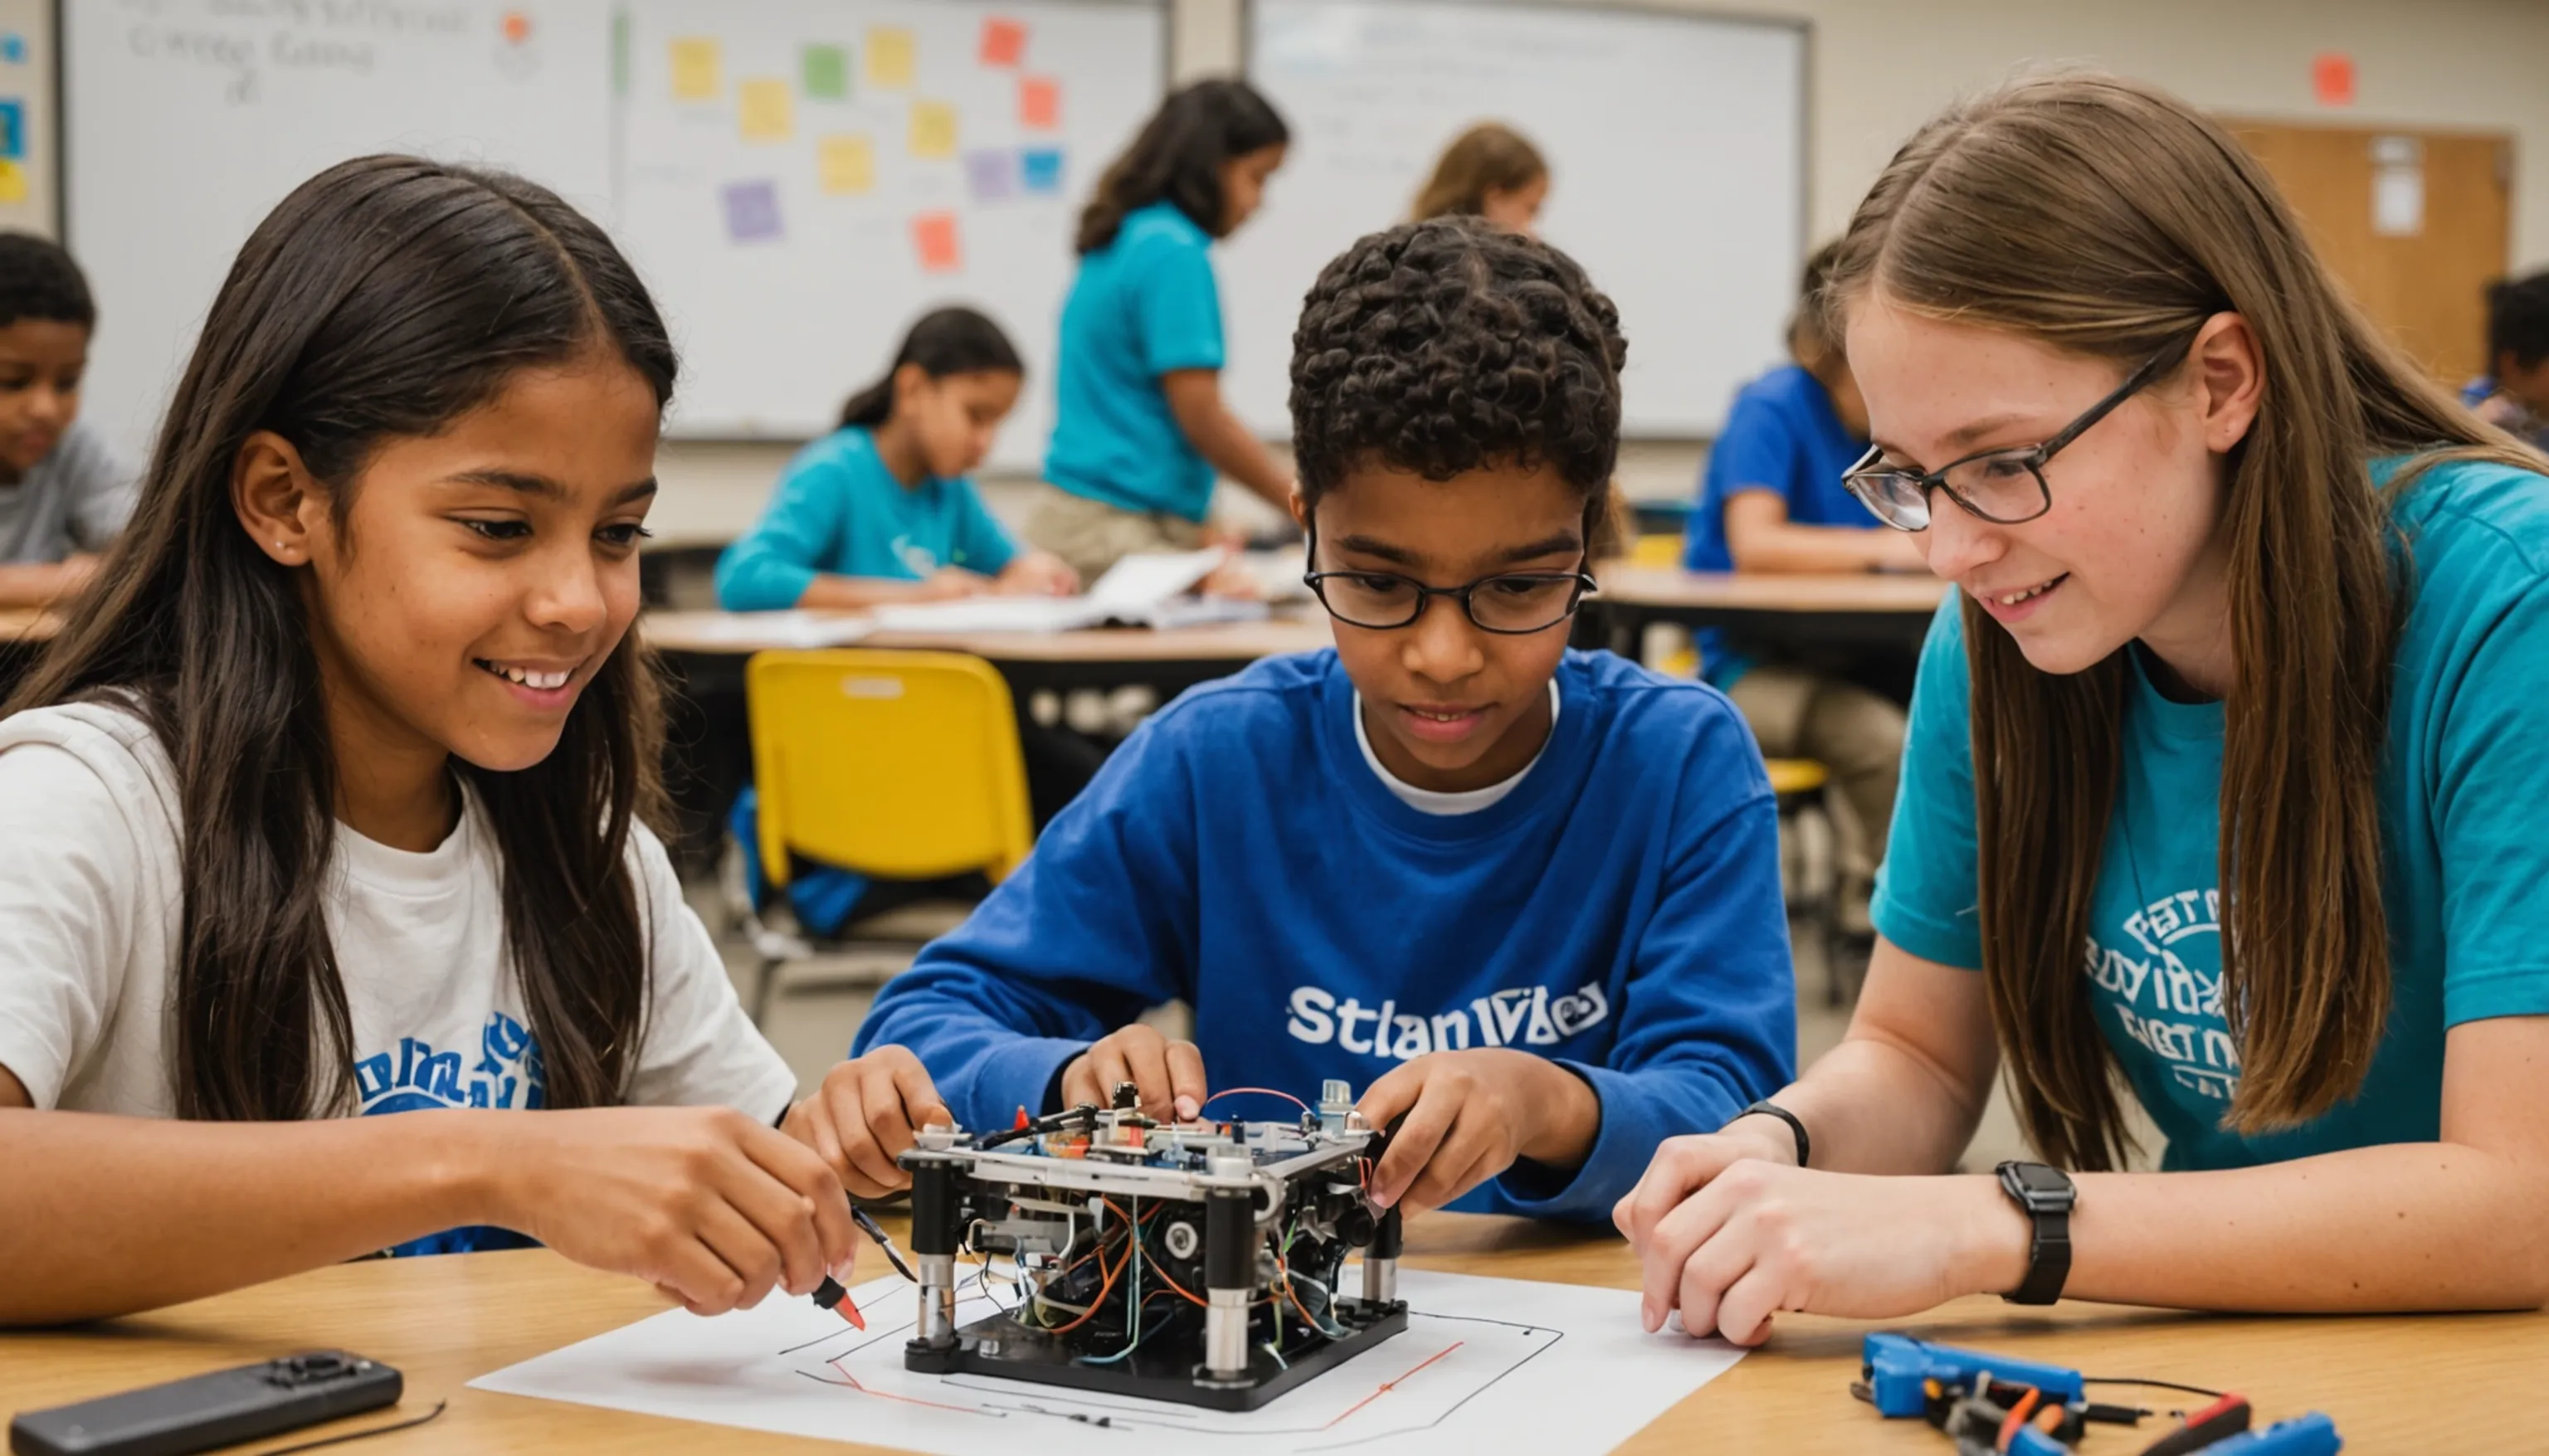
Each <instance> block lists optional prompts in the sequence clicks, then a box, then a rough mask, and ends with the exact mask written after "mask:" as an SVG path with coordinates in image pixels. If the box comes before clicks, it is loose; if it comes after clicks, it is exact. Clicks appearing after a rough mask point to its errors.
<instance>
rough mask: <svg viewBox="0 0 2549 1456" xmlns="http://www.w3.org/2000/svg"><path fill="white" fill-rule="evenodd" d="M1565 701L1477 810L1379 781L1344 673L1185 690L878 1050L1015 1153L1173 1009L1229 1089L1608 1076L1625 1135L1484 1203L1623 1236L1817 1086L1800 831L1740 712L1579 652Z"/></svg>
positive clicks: (888, 998)
mask: <svg viewBox="0 0 2549 1456" xmlns="http://www.w3.org/2000/svg"><path fill="white" fill-rule="evenodd" d="M1558 692H1559V700H1560V709H1559V712H1558V723H1557V726H1556V728H1555V729H1554V730H1553V731H1552V733H1551V735H1550V741H1549V744H1548V746H1547V747H1546V748H1545V749H1544V750H1543V751H1542V754H1541V758H1540V760H1539V762H1538V763H1537V764H1536V765H1534V766H1533V768H1532V769H1531V771H1530V773H1529V774H1527V775H1525V776H1524V778H1523V779H1522V781H1521V782H1520V783H1518V784H1516V785H1514V787H1513V790H1512V791H1511V792H1510V793H1508V794H1507V795H1506V796H1505V797H1504V798H1502V799H1501V800H1499V801H1497V802H1496V803H1495V804H1493V805H1491V806H1489V807H1487V808H1484V809H1480V810H1478V811H1476V812H1475V813H1469V814H1457V815H1433V814H1428V813H1425V812H1424V811H1422V810H1420V809H1417V808H1414V807H1412V806H1410V805H1408V804H1406V803H1404V802H1402V801H1401V800H1400V799H1399V798H1398V797H1397V796H1396V795H1395V794H1393V793H1391V792H1390V790H1389V788H1388V786H1387V785H1385V784H1384V783H1382V782H1381V780H1380V778H1379V777H1378V775H1376V774H1373V773H1372V771H1371V768H1370V766H1369V764H1367V763H1366V762H1365V760H1364V756H1363V751H1362V749H1361V748H1360V747H1358V746H1357V743H1356V740H1355V724H1354V716H1353V715H1354V712H1355V694H1354V686H1353V683H1350V682H1349V681H1348V680H1347V678H1346V675H1345V672H1344V670H1343V669H1342V668H1341V667H1339V665H1338V663H1337V657H1336V653H1335V652H1334V651H1332V650H1328V651H1320V652H1314V653H1304V654H1301V655H1299V656H1297V657H1285V658H1274V659H1270V660H1268V661H1265V662H1261V663H1259V664H1257V665H1256V666H1254V667H1252V668H1250V669H1249V670H1248V671H1247V672H1245V673H1242V674H1240V675H1239V676H1238V677H1236V678H1230V679H1225V680H1223V681H1221V682H1218V683H1207V684H1205V685H1204V686H1201V687H1197V688H1195V689H1193V690H1191V691H1189V692H1187V693H1185V694H1184V695H1182V696H1181V697H1180V698H1179V699H1178V700H1177V701H1176V702H1174V703H1171V704H1170V705H1169V706H1168V707H1167V708H1165V709H1163V710H1161V711H1160V712H1158V713H1156V714H1154V715H1152V717H1151V718H1150V719H1149V721H1147V722H1145V723H1144V724H1143V725H1142V726H1141V727H1140V728H1139V729H1137V730H1136V731H1135V732H1134V734H1133V735H1132V737H1130V738H1128V739H1127V740H1125V743H1124V746H1123V747H1122V748H1119V749H1117V750H1116V751H1115V754H1114V756H1113V757H1111V758H1109V759H1108V760H1107V761H1106V767H1105V768H1104V770H1102V771H1101V772H1100V773H1099V774H1098V775H1097V777H1096V780H1095V781H1094V782H1092V783H1090V784H1089V786H1088V788H1087V789H1086V791H1084V792H1083V793H1082V794H1081V795H1080V797H1079V798H1078V799H1076V800H1074V801H1073V802H1072V805H1071V807H1070V808H1068V809H1066V810H1064V811H1063V812H1062V813H1061V814H1060V815H1059V816H1057V817H1056V818H1055V819H1054V821H1053V823H1052V825H1051V826H1049V827H1048V828H1047V829H1046V830H1045V832H1044V837H1043V838H1042V839H1041V840H1039V841H1038V842H1037V844H1036V848H1035V853H1034V854H1033V855H1031V856H1029V857H1028V860H1027V862H1026V864H1025V865H1024V866H1023V867H1021V868H1020V869H1019V870H1018V872H1017V873H1016V874H1014V875H1012V876H1011V877H1010V878H1009V879H1008V880H1007V881H1006V882H1005V883H1003V884H1001V885H1000V886H999V888H998V889H997V890H995V891H994V892H993V893H992V894H991V898H989V899H987V900H985V901H984V902H983V905H982V907H981V908H980V909H979V910H977V911H976V912H975V914H974V917H973V918H972V919H971V920H969V921H967V922H966V923H965V925H964V926H963V928H961V929H959V930H958V931H957V932H956V933H955V934H953V935H951V936H948V937H947V938H945V939H944V940H941V941H939V942H937V943H936V944H935V945H932V946H930V947H929V948H928V949H927V950H925V951H923V952H922V953H921V954H920V957H919V959H918V961H917V962H915V963H914V964H913V966H912V967H911V969H909V970H907V971H904V972H903V973H902V974H901V975H898V976H897V977H895V978H894V980H893V981H891V982H890V983H888V984H887V986H886V988H885V990H884V992H883V993H882V994H880V995H879V996H878V998H877V1003H876V1009H875V1011H874V1012H872V1013H871V1014H870V1015H869V1017H868V1020H867V1023H866V1024H865V1025H864V1026H862V1027H860V1028H859V1037H858V1047H857V1049H858V1050H859V1051H865V1050H867V1049H869V1048H870V1047H878V1046H882V1045H885V1044H889V1043H900V1044H901V1045H903V1046H905V1047H910V1048H911V1049H912V1050H913V1051H914V1052H916V1053H918V1055H919V1057H920V1059H921V1061H922V1062H923V1063H924V1064H925V1065H926V1066H927V1067H928V1068H929V1073H930V1075H931V1076H932V1077H933V1078H935V1079H936V1081H937V1084H938V1089H939V1091H940V1092H941V1093H942V1094H944V1095H945V1097H946V1098H947V1103H948V1106H949V1108H950V1109H951V1110H952V1111H954V1112H955V1114H956V1116H957V1118H958V1119H959V1120H960V1121H961V1122H962V1123H963V1124H965V1125H966V1126H968V1127H975V1128H1005V1127H1007V1126H1009V1124H1010V1121H1011V1119H1012V1117H1013V1115H1014V1114H1015V1112H1016V1110H1017V1109H1018V1108H1020V1107H1029V1108H1041V1107H1042V1106H1043V1105H1044V1103H1045V1100H1046V1094H1047V1091H1048V1089H1050V1088H1052V1087H1053V1086H1054V1084H1055V1081H1056V1078H1057V1076H1058V1075H1059V1073H1060V1072H1061V1070H1062V1068H1063V1066H1064V1064H1065V1063H1066V1062H1068V1061H1069V1060H1070V1059H1071V1058H1073V1057H1075V1056H1077V1055H1079V1054H1080V1053H1081V1052H1082V1051H1083V1050H1085V1049H1086V1047H1087V1046H1088V1044H1089V1043H1090V1042H1093V1041H1095V1040H1096V1039H1097V1038H1099V1037H1101V1036H1104V1035H1106V1034H1107V1033H1109V1032H1112V1031H1114V1030H1116V1029H1117V1028H1119V1027H1122V1026H1125V1025H1127V1024H1129V1023H1131V1022H1132V1021H1133V1020H1134V1019H1135V1018H1137V1017H1138V1016H1140V1015H1141V1013H1142V1012H1143V1010H1144V1009H1146V1008H1148V1007H1151V1006H1155V1005H1158V1004H1160V1003H1162V1002H1166V1001H1169V1000H1171V999H1173V998H1183V999H1184V1000H1185V1001H1186V1003H1187V1004H1188V1005H1190V1006H1192V1007H1193V1008H1194V1040H1195V1044H1196V1046H1198V1047H1201V1048H1202V1051H1203V1057H1204V1067H1205V1070H1206V1071H1207V1073H1209V1075H1210V1077H1211V1082H1212V1085H1213V1086H1214V1087H1216V1088H1221V1087H1243V1086H1250V1087H1273V1088H1277V1089H1280V1090H1282V1091H1286V1092H1290V1093H1293V1094H1294V1095H1296V1096H1300V1097H1302V1098H1303V1099H1304V1100H1315V1094H1316V1093H1317V1091H1318V1088H1319V1084H1320V1082H1321V1081H1322V1080H1324V1079H1325V1078H1329V1077H1340V1078H1343V1079H1345V1080H1346V1081H1348V1082H1350V1083H1352V1084H1353V1086H1354V1088H1355V1089H1356V1091H1357V1092H1358V1094H1360V1093H1361V1092H1362V1090H1363V1089H1365V1088H1367V1087H1369V1086H1370V1085H1371V1083H1372V1082H1374V1081H1375V1080H1377V1079H1378V1078H1379V1077H1380V1075H1381V1074H1382V1073H1383V1072H1386V1071H1388V1070H1389V1069H1390V1068H1392V1067H1394V1066H1396V1065H1398V1064H1399V1063H1400V1062H1402V1061H1406V1060H1408V1059H1409V1058H1411V1057H1415V1056H1420V1055H1423V1054H1425V1053H1427V1052H1429V1051H1434V1050H1437V1049H1442V1050H1455V1049H1462V1048H1466V1047H1516V1048H1519V1049H1521V1050H1525V1051H1529V1052H1532V1053H1534V1054H1537V1055H1542V1056H1548V1057H1552V1058H1555V1059H1557V1060H1558V1061H1559V1062H1560V1063H1561V1064H1563V1065H1565V1066H1566V1067H1568V1068H1570V1069H1571V1070H1573V1071H1574V1072H1576V1073H1577V1074H1578V1075H1580V1076H1582V1077H1583V1078H1584V1079H1585V1081H1586V1082H1588V1083H1589V1084H1590V1085H1591V1086H1592V1088H1593V1090H1594V1092H1595V1094H1596V1095H1597V1096H1598V1097H1599V1098H1600V1100H1601V1104H1602V1126H1601V1131H1600V1134H1599V1136H1598V1138H1596V1139H1595V1141H1594V1144H1593V1148H1592V1151H1591V1154H1590V1155H1589V1156H1588V1157H1587V1158H1586V1159H1585V1162H1584V1164H1583V1166H1582V1167H1581V1168H1579V1169H1576V1170H1575V1171H1573V1172H1571V1173H1557V1172H1553V1171H1552V1170H1549V1169H1545V1168H1540V1167H1538V1166H1537V1165H1533V1164H1516V1165H1515V1166H1514V1167H1513V1168H1511V1169H1508V1170H1507V1171H1506V1172H1505V1173H1503V1174H1502V1175H1500V1176H1499V1177H1497V1178H1494V1179H1491V1180H1489V1181H1488V1182H1487V1183H1485V1184H1483V1185H1481V1186H1480V1187H1479V1188H1477V1189H1475V1190H1473V1191H1472V1192H1471V1193H1470V1194H1468V1195H1467V1196H1466V1197H1464V1198H1463V1199H1461V1200H1460V1201H1459V1203H1458V1205H1456V1206H1457V1207H1460V1208H1462V1209H1464V1210H1469V1211H1475V1212H1485V1213H1508V1214H1525V1215H1531V1216H1535V1217H1541V1218H1564V1219H1577V1220H1588V1221H1589V1220H1600V1219H1603V1218H1606V1217H1608V1216H1609V1212H1610V1208H1611V1205H1612V1204H1613V1203H1614V1202H1616V1201H1617V1200H1618V1199H1619V1197H1620V1196H1621V1195H1622V1194H1624V1193H1626V1192H1627V1191H1628V1190H1629V1188H1630V1187H1631V1186H1632V1185H1634V1184H1635V1183H1636V1182H1637V1180H1638V1177H1639V1175H1640V1174H1641V1173H1643V1172H1644V1171H1645V1169H1646V1166H1647V1162H1648V1160H1649V1158H1650V1157H1652V1154H1653V1152H1654V1150H1655V1144H1656V1143H1658V1142H1660V1141H1662V1140H1663V1139H1664V1138H1669V1137H1672V1136H1674V1135H1676V1134H1682V1133H1699V1132H1710V1131H1714V1130H1715V1129H1717V1128H1718V1127H1720V1126H1722V1125H1724V1124H1725V1123H1726V1122H1727V1121H1728V1120H1729V1119H1731V1118H1733V1117H1734V1116H1735V1115H1736V1114H1737V1113H1738V1112H1739V1111H1741V1110H1742V1109H1743V1108H1744V1107H1745V1106H1746V1105H1747V1104H1748V1103H1750V1102H1751V1101H1752V1100H1753V1099H1755V1098H1758V1097H1762V1096H1765V1095H1767V1094H1768V1093H1769V1092H1770V1091H1771V1090H1772V1089H1774V1088H1777V1087H1779V1086H1781V1085H1783V1084H1784V1083H1785V1082H1786V1081H1787V1080H1788V1077H1789V1068H1790V1067H1791V1065H1792V1064H1793V1062H1794V1058H1795V1055H1796V1005H1795V1002H1796V993H1795V986H1794V981H1793V979H1792V975H1791V971H1790V968H1789V961H1788V936H1787V916H1786V912H1785V910H1784V909H1783V908H1782V906H1781V902H1780V894H1779V864H1778V823H1777V811H1776V809H1775V807H1774V805H1773V802H1772V799H1771V796H1770V787H1769V781H1768V779H1767V777H1766V776H1765V775H1764V774H1763V773H1762V769H1761V759H1760V754H1759V753H1758V751H1757V750H1755V749H1754V748H1753V746H1752V735H1751V733H1750V731H1749V730H1748V729H1747V728H1746V727H1745V726H1744V720H1743V719H1742V718H1741V717H1739V716H1737V714H1736V712H1735V709H1734V706H1733V705H1732V704H1730V703H1729V702H1727V700H1726V699H1725V697H1724V696H1722V695H1721V694H1719V693H1718V692H1716V691H1715V690H1714V689H1712V688H1708V687H1705V686H1702V685H1700V684H1698V683H1683V682H1675V681H1673V680H1671V679H1666V678H1662V677H1659V676H1657V675H1655V674H1652V673H1649V672H1647V671H1646V670H1645V669H1643V668H1640V667H1637V666H1636V665H1634V664H1631V663H1628V662H1624V661H1622V660H1621V659H1619V658H1616V657H1613V656H1611V655H1610V654H1608V653H1589V654H1588V653H1576V652H1570V653H1568V654H1567V655H1566V657H1565V659H1564V661H1563V662H1562V663H1561V664H1560V665H1559V667H1558ZM1215 1111H1216V1114H1217V1115H1221V1116H1234V1117H1254V1118H1263V1117H1268V1116H1279V1115H1281V1109H1280V1108H1277V1107H1273V1106H1271V1105H1266V1104H1261V1103H1253V1102H1242V1101H1238V1100H1236V1099H1234V1100H1233V1101H1230V1102H1223V1103H1219V1104H1217V1106H1216V1109H1215Z"/></svg>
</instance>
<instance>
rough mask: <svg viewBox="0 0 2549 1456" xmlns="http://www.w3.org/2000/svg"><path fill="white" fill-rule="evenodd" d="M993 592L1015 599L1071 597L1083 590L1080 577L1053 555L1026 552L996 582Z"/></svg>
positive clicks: (1047, 552)
mask: <svg viewBox="0 0 2549 1456" xmlns="http://www.w3.org/2000/svg"><path fill="white" fill-rule="evenodd" d="M993 590H994V591H997V592H1001V593H1003V594H1005V595H1011V596H1069V595H1070V594H1071V593H1073V592H1077V591H1079V590H1080V573H1078V572H1076V571H1073V570H1072V569H1071V566H1070V564H1069V563H1068V562H1065V561H1064V560H1063V559H1062V558H1061V557H1059V556H1056V555H1054V554H1053V553H1052V552H1050V551H1025V552H1020V553H1019V554H1018V557H1017V559H1016V560H1015V561H1012V562H1010V563H1009V564H1008V567H1007V569H1006V570H1004V571H1002V572H1001V573H1000V575H999V576H998V578H997V579H995V582H994V585H993Z"/></svg>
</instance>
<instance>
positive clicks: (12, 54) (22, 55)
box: [0, 31, 27, 65]
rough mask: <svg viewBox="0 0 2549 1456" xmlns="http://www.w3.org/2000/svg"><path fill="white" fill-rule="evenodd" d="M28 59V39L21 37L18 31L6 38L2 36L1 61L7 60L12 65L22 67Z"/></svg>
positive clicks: (0, 43) (0, 38)
mask: <svg viewBox="0 0 2549 1456" xmlns="http://www.w3.org/2000/svg"><path fill="white" fill-rule="evenodd" d="M26 59H27V38H26V37H24V36H21V35H19V34H18V33H17V32H16V31H11V32H9V33H8V34H7V35H5V36H0V60H5V61H7V62H9V63H10V64H11V65H20V64H24V63H25V61H26Z"/></svg>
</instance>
